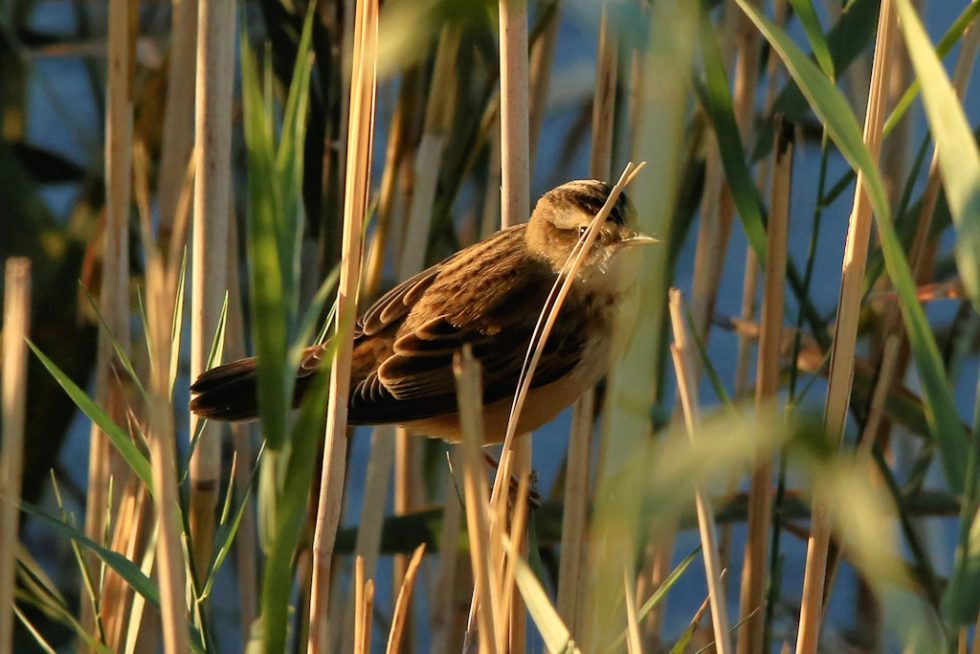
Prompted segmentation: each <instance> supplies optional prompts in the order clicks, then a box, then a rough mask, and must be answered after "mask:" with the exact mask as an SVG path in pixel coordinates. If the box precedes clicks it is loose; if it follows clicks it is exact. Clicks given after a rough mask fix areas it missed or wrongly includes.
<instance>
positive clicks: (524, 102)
mask: <svg viewBox="0 0 980 654" xmlns="http://www.w3.org/2000/svg"><path fill="white" fill-rule="evenodd" d="M499 14H500V226H501V227H502V228H505V229H506V228H507V227H510V226H511V225H516V224H518V223H521V222H524V221H525V220H527V218H528V215H529V214H530V212H531V210H530V202H531V162H530V154H531V151H530V140H529V139H530V133H529V127H530V126H529V120H530V116H529V98H528V94H529V89H528V81H529V78H528V42H527V19H528V18H527V2H526V0H500V2H499ZM511 449H513V453H512V452H511ZM512 469H513V471H515V472H517V473H518V474H528V473H530V471H531V439H530V438H521V439H520V441H518V442H517V443H514V444H513V445H512V446H511V447H505V448H504V449H503V450H501V458H500V468H499V470H498V471H497V474H498V477H503V478H504V479H510V474H511V470H512ZM494 501H495V502H496V503H498V504H495V506H497V507H498V508H497V511H498V513H502V512H503V509H502V507H503V505H502V504H499V503H500V502H502V501H503V499H502V496H499V495H495V496H494ZM500 527H501V525H497V527H496V528H497V529H499V528H500ZM500 542H501V541H500V539H497V538H494V539H492V540H491V547H495V546H496V545H497V543H500ZM524 629H525V613H524V608H523V605H522V604H521V602H520V601H519V600H518V601H515V607H514V610H513V612H512V614H511V627H510V631H511V632H512V634H513V642H515V643H516V644H517V650H516V651H517V652H523V649H524V638H523V634H524Z"/></svg>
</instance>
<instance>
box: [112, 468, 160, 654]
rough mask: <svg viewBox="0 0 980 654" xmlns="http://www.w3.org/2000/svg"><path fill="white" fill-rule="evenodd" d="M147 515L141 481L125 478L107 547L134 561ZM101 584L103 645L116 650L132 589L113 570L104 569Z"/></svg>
mask: <svg viewBox="0 0 980 654" xmlns="http://www.w3.org/2000/svg"><path fill="white" fill-rule="evenodd" d="M151 518H152V516H151V514H150V505H149V502H147V501H146V488H145V486H143V482H141V481H140V480H138V479H136V478H135V477H132V478H130V479H128V480H127V481H126V486H125V488H123V489H122V492H121V493H120V498H119V509H118V517H117V518H116V521H115V524H114V525H113V536H112V542H111V545H110V546H111V549H112V550H113V551H116V552H119V553H121V554H122V555H123V556H125V557H126V558H127V559H129V560H130V561H138V560H139V555H140V553H141V552H142V551H143V549H144V547H145V539H146V535H147V534H146V531H147V530H146V527H147V524H148V523H149V522H150V520H151ZM102 586H103V590H102V601H101V603H100V610H101V620H102V624H103V629H104V633H105V641H106V645H107V646H108V647H109V648H110V649H111V650H113V651H119V650H121V649H122V646H123V643H124V642H125V641H124V639H125V637H126V632H127V629H128V625H129V622H130V620H131V616H130V613H129V609H130V603H131V602H132V599H133V589H132V587H131V586H130V585H129V582H127V581H126V580H125V579H123V578H122V577H121V576H120V575H119V574H117V573H116V572H115V571H113V570H106V572H105V577H104V581H103V584H102ZM134 617H137V616H134Z"/></svg>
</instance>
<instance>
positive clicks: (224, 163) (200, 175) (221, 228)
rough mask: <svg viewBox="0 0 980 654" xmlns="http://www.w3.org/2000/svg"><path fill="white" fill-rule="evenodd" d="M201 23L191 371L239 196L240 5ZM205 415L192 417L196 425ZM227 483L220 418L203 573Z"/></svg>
mask: <svg viewBox="0 0 980 654" xmlns="http://www.w3.org/2000/svg"><path fill="white" fill-rule="evenodd" d="M199 6H200V9H199V12H198V25H197V35H198V42H197V83H196V85H197V92H196V93H197V95H196V102H195V130H196V131H195V146H194V147H195V150H196V156H197V158H198V164H197V166H196V169H197V179H196V183H195V185H194V225H193V248H192V250H193V258H192V264H191V275H192V283H193V286H192V291H191V379H195V378H197V376H198V375H200V374H201V373H202V372H204V368H205V366H206V365H207V358H208V353H209V351H210V348H211V342H212V340H213V338H214V333H215V330H216V329H217V327H218V319H219V316H220V314H221V307H222V304H223V299H224V296H225V292H226V290H227V288H228V284H227V281H226V275H227V270H228V262H227V256H228V219H229V216H231V215H233V212H232V204H231V202H232V198H231V184H232V179H231V125H232V121H231V120H230V117H231V115H232V90H233V86H234V79H235V53H234V45H235V5H234V3H230V2H222V1H221V0H200V5H199ZM197 422H198V418H197V417H196V416H193V415H192V417H191V429H190V433H192V434H193V433H194V431H195V428H196V425H197ZM220 483H221V438H220V431H219V429H218V427H217V425H214V424H210V425H207V426H205V428H204V431H203V432H202V434H201V437H200V440H199V441H198V443H197V446H196V448H195V449H194V453H193V456H192V457H191V461H190V515H189V522H190V529H191V538H192V542H193V552H192V556H193V559H194V563H195V568H196V569H197V570H198V571H199V574H203V573H204V571H205V570H206V569H207V565H208V562H209V561H210V559H211V551H212V549H213V548H214V530H215V524H214V522H215V516H214V511H215V508H216V506H217V503H218V490H219V485H220Z"/></svg>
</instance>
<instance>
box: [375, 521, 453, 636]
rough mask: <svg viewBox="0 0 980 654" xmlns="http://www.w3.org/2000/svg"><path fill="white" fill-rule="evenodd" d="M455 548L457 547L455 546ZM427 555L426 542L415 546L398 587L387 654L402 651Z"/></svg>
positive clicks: (447, 588)
mask: <svg viewBox="0 0 980 654" xmlns="http://www.w3.org/2000/svg"><path fill="white" fill-rule="evenodd" d="M457 524H458V523H457ZM453 535H454V536H455V534H453ZM454 549H455V548H454ZM424 555H425V543H423V544H421V545H419V546H418V547H417V548H415V552H414V553H413V554H412V558H411V560H410V561H409V562H408V567H407V568H406V569H405V579H404V581H402V585H401V587H400V588H399V589H398V597H397V599H396V600H395V609H394V613H393V615H392V616H391V630H390V631H389V632H388V645H387V649H386V650H385V651H386V653H387V654H398V653H399V652H401V651H402V639H403V637H404V635H405V626H406V625H407V624H408V622H409V618H410V617H411V616H410V615H409V610H410V607H411V606H412V603H411V600H412V591H413V590H414V589H415V579H416V577H417V575H418V571H419V566H420V565H422V557H423V556H424ZM450 588H451V586H442V587H441V590H442V592H444V593H447V594H450V595H451V593H450V592H449V589H450Z"/></svg>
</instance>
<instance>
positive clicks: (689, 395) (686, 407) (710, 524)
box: [670, 289, 734, 654]
mask: <svg viewBox="0 0 980 654" xmlns="http://www.w3.org/2000/svg"><path fill="white" fill-rule="evenodd" d="M682 304H683V299H682V298H681V293H680V291H678V290H677V289H672V290H671V291H670V321H671V323H672V325H673V328H674V344H673V345H671V348H670V351H671V354H672V355H673V359H674V369H675V370H676V371H677V390H678V395H679V396H680V400H681V407H682V409H683V411H684V424H685V425H686V427H687V435H688V437H689V438H690V439H691V442H692V443H693V442H694V439H695V436H696V432H697V429H698V424H699V423H700V421H701V415H700V414H701V410H700V407H699V404H698V391H697V369H696V367H695V365H694V357H695V356H696V354H695V353H694V352H693V351H692V350H691V337H690V335H689V334H688V333H687V322H686V321H685V319H684V310H683V308H682ZM694 500H695V505H696V508H697V516H698V531H699V532H700V534H701V552H702V554H703V556H704V573H705V577H706V580H707V583H708V598H709V604H710V606H711V622H712V626H713V628H714V635H715V642H714V646H715V651H716V652H718V654H729V653H730V652H733V651H734V650H733V649H732V645H731V640H730V636H729V623H728V609H727V606H726V601H725V585H724V583H723V582H722V570H721V559H720V557H719V553H718V539H717V536H716V533H715V531H716V527H715V514H714V509H713V508H712V506H711V499H710V498H709V497H707V496H706V495H705V493H704V491H703V490H702V489H695V495H694Z"/></svg>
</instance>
